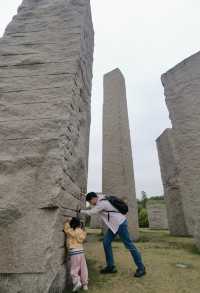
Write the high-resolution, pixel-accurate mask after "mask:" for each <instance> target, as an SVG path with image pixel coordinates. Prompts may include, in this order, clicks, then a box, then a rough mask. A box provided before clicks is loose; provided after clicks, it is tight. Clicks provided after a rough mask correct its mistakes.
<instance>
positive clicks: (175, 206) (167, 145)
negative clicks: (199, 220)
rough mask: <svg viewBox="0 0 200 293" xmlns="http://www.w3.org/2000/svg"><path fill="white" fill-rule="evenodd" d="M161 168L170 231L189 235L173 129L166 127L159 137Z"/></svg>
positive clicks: (158, 146) (179, 234)
mask: <svg viewBox="0 0 200 293" xmlns="http://www.w3.org/2000/svg"><path fill="white" fill-rule="evenodd" d="M157 149H158V156H159V162H160V170H161V176H162V182H163V187H164V195H165V201H166V206H167V217H168V224H169V231H170V233H171V234H172V235H176V236H187V235H188V232H187V227H186V224H185V218H184V213H183V205H182V194H181V183H180V176H179V173H180V170H179V166H178V154H177V152H176V149H175V145H174V135H173V130H172V129H166V130H165V131H164V132H163V133H162V135H161V136H160V137H159V138H158V139H157Z"/></svg>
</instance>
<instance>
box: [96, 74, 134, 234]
mask: <svg viewBox="0 0 200 293" xmlns="http://www.w3.org/2000/svg"><path fill="white" fill-rule="evenodd" d="M102 191H103V193H105V194H114V195H116V196H118V197H120V198H122V199H123V200H125V201H126V202H127V204H128V206H129V214H128V220H129V229H130V232H131V235H132V236H133V237H134V238H135V239H138V237H139V235H138V214H137V201H136V194H135V182H134V172H133V160H132V150H131V140H130V130H129V121H128V111H127V101H126V87H125V80H124V77H123V75H122V73H121V71H120V70H119V69H115V70H113V71H111V72H109V73H107V74H106V75H105V76H104V105H103V183H102Z"/></svg>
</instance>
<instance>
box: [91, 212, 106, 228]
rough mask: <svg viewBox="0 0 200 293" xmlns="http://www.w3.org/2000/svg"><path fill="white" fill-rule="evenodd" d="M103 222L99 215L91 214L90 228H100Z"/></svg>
mask: <svg viewBox="0 0 200 293" xmlns="http://www.w3.org/2000/svg"><path fill="white" fill-rule="evenodd" d="M102 226H103V223H102V220H101V218H100V216H99V215H93V216H91V219H90V228H92V229H102Z"/></svg>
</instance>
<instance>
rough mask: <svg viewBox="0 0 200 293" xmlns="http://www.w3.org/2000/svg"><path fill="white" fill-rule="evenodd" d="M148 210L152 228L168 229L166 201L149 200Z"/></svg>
mask: <svg viewBox="0 0 200 293" xmlns="http://www.w3.org/2000/svg"><path fill="white" fill-rule="evenodd" d="M147 212H148V219H149V228H150V229H168V221H167V211H166V205H165V202H164V201H161V200H155V201H149V202H148V204H147Z"/></svg>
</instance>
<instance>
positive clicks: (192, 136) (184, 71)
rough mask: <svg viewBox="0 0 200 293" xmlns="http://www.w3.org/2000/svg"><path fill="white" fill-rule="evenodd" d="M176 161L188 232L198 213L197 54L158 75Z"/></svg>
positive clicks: (199, 81) (199, 125)
mask: <svg viewBox="0 0 200 293" xmlns="http://www.w3.org/2000/svg"><path fill="white" fill-rule="evenodd" d="M162 82H163V85H164V88H165V96H166V103H167V107H168V110H169V113H170V119H171V122H172V127H173V131H174V138H175V139H174V142H175V148H176V150H177V153H178V156H179V160H178V166H179V170H180V178H181V185H182V186H181V189H182V191H181V195H182V204H183V211H184V215H185V221H186V226H187V230H188V233H189V234H191V235H194V229H195V221H196V219H197V217H198V215H199V213H200V53H197V54H195V55H193V56H191V57H190V58H188V59H186V60H184V61H183V62H181V63H180V64H178V65H177V66H175V67H174V68H173V69H171V70H169V71H168V72H167V73H165V74H164V75H163V76H162Z"/></svg>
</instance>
